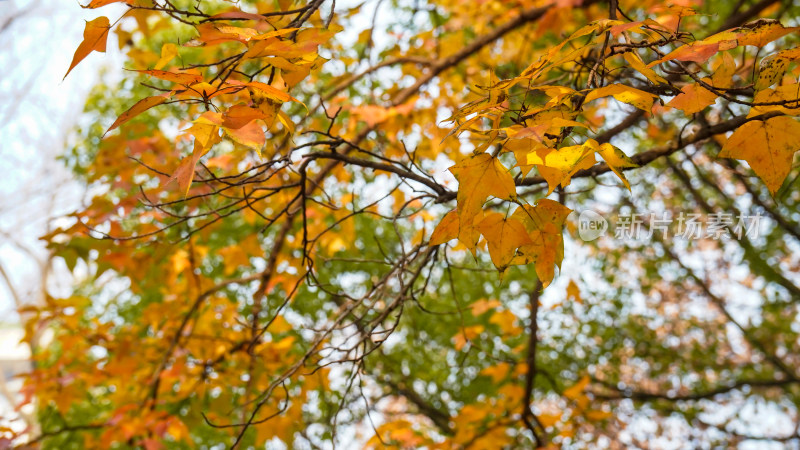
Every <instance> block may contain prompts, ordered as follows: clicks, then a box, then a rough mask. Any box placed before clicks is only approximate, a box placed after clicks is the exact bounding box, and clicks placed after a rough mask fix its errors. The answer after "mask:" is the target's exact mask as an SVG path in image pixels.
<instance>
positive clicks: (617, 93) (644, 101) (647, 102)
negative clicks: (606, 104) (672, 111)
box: [584, 84, 656, 111]
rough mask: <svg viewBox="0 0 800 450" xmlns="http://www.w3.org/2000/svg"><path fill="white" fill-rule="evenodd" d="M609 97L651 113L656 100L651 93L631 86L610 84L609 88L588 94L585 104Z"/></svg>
mask: <svg viewBox="0 0 800 450" xmlns="http://www.w3.org/2000/svg"><path fill="white" fill-rule="evenodd" d="M608 96H611V97H614V98H615V99H616V100H618V101H621V102H623V103H627V104H629V105H633V106H635V107H637V108H639V109H642V110H645V111H650V108H651V107H652V106H653V101H654V100H655V98H656V96H655V95H653V94H651V93H649V92H645V91H642V90H639V89H636V88H633V87H630V86H625V85H623V84H609V85H608V86H603V87H601V88H598V89H594V90H592V91H591V92H589V93H588V94H586V98H585V99H584V103H589V102H591V101H592V100H595V99H598V98H603V97H608Z"/></svg>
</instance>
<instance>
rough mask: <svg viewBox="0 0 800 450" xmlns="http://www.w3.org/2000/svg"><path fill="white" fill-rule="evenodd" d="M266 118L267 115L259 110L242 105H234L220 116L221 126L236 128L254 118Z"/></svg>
mask: <svg viewBox="0 0 800 450" xmlns="http://www.w3.org/2000/svg"><path fill="white" fill-rule="evenodd" d="M266 118H267V115H266V114H264V112H262V111H261V110H258V109H255V108H251V107H249V106H244V105H234V106H231V107H230V108H229V109H228V110H227V111H225V114H224V115H223V116H222V126H223V127H225V128H231V129H237V128H242V127H243V126H245V125H247V124H249V123H250V122H252V121H254V120H257V119H262V120H264V119H266ZM273 119H274V114H273ZM268 125H269V124H268Z"/></svg>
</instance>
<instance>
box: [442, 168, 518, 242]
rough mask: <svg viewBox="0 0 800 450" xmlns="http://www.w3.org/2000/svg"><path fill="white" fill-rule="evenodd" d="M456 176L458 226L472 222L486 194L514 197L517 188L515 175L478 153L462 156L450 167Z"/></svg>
mask: <svg viewBox="0 0 800 450" xmlns="http://www.w3.org/2000/svg"><path fill="white" fill-rule="evenodd" d="M450 172H452V173H453V175H455V177H456V179H458V194H457V195H456V203H457V205H458V217H459V224H460V227H461V228H463V227H464V226H465V225H471V224H472V221H473V219H474V217H475V216H476V215H477V214H478V213H479V212H480V211H481V209H482V207H483V202H485V201H486V199H487V198H488V197H489V196H494V197H497V198H502V199H505V200H514V199H515V198H516V196H517V190H516V187H515V185H514V178H512V177H511V174H509V173H508V169H506V168H505V167H504V166H503V165H502V164H500V161H498V160H497V158H494V157H492V155H490V154H488V153H480V154H478V155H473V156H470V157H468V158H465V159H464V160H462V161H461V162H459V163H458V164H456V165H455V166H453V167H451V168H450Z"/></svg>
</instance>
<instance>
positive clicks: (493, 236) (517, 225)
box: [478, 212, 533, 272]
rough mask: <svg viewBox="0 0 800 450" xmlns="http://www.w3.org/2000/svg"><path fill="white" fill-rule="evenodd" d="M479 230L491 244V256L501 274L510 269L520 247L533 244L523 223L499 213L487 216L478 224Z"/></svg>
mask: <svg viewBox="0 0 800 450" xmlns="http://www.w3.org/2000/svg"><path fill="white" fill-rule="evenodd" d="M478 230H480V232H481V234H483V236H484V237H485V238H486V242H488V243H489V256H490V257H491V258H492V263H493V264H494V266H495V267H497V270H499V271H500V272H503V271H505V270H506V268H508V266H509V265H510V264H511V260H512V259H513V258H514V255H515V253H516V250H517V249H518V248H519V247H521V246H523V245H526V244H531V243H533V242H532V241H531V238H530V236H528V233H526V232H525V227H524V226H523V225H522V222H520V221H519V220H517V219H515V218H508V219H506V218H505V217H503V215H502V214H500V213H497V212H494V213H490V214H488V215H486V217H485V218H484V219H483V220H482V221H481V222H480V223H479V224H478Z"/></svg>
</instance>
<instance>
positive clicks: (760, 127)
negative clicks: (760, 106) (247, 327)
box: [719, 116, 800, 195]
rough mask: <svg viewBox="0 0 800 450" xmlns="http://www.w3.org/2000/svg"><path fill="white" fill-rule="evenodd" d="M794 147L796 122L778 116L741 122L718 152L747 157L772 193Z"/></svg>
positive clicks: (799, 146) (798, 141)
mask: <svg viewBox="0 0 800 450" xmlns="http://www.w3.org/2000/svg"><path fill="white" fill-rule="evenodd" d="M797 150H800V123H798V122H797V121H796V120H794V119H792V118H791V117H786V116H779V117H773V118H771V119H767V120H765V121H761V120H754V121H752V122H747V123H746V124H744V125H742V126H741V127H739V128H738V129H737V130H736V131H734V132H733V134H732V135H731V137H730V138H729V139H728V142H726V143H725V146H723V147H722V151H720V152H719V156H720V157H721V158H734V159H743V160H745V161H747V163H748V164H749V165H750V167H751V168H752V169H753V171H754V172H755V173H756V175H758V177H759V178H761V180H762V181H764V184H766V185H767V188H769V191H770V193H772V195H775V193H776V192H777V191H778V189H779V188H780V187H781V185H782V184H783V180H785V179H786V176H787V175H789V171H790V170H791V168H792V158H793V156H794V153H795V152H796V151H797Z"/></svg>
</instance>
